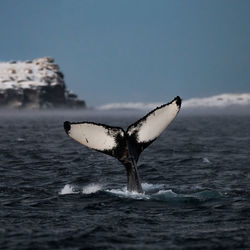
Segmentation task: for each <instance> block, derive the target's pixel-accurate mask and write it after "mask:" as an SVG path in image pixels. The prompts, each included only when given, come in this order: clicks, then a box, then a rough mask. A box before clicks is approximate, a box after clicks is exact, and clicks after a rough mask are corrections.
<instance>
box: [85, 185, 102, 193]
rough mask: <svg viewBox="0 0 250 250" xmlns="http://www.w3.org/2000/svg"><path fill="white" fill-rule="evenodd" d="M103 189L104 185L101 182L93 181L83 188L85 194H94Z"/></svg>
mask: <svg viewBox="0 0 250 250" xmlns="http://www.w3.org/2000/svg"><path fill="white" fill-rule="evenodd" d="M100 190H102V186H101V185H100V184H95V183H91V184H89V185H87V186H85V187H83V188H82V193H83V194H92V193H96V192H98V191H100Z"/></svg>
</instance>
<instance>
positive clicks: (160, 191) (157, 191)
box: [59, 183, 223, 203]
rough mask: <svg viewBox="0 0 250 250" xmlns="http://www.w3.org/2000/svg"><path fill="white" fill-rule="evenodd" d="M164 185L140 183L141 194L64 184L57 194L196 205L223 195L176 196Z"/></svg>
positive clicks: (210, 193) (97, 186)
mask: <svg viewBox="0 0 250 250" xmlns="http://www.w3.org/2000/svg"><path fill="white" fill-rule="evenodd" d="M164 187H165V185H164V184H150V183H142V188H143V191H144V192H143V193H137V192H129V191H128V190H127V187H123V188H122V189H104V188H103V186H102V185H101V184H97V183H91V184H89V185H86V186H84V187H83V188H81V189H79V187H76V186H74V185H72V184H66V185H65V186H64V187H63V188H62V190H61V191H60V192H59V194H60V195H66V194H79V193H82V194H93V193H97V192H99V191H103V192H105V193H108V194H111V195H115V196H118V197H120V198H129V199H135V200H155V201H166V202H169V203H196V202H205V201H209V200H215V199H220V198H222V197H223V195H222V194H221V193H220V192H217V191H216V190H203V191H199V192H194V193H191V194H181V193H180V194H178V193H175V192H174V191H172V190H171V189H164Z"/></svg>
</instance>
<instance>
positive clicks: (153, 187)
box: [142, 182, 164, 191]
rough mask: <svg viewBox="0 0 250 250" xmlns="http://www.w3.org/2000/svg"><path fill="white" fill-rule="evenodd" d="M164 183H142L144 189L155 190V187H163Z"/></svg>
mask: <svg viewBox="0 0 250 250" xmlns="http://www.w3.org/2000/svg"><path fill="white" fill-rule="evenodd" d="M163 187H164V184H151V183H146V182H145V183H142V189H143V190H144V191H150V190H154V189H160V188H163Z"/></svg>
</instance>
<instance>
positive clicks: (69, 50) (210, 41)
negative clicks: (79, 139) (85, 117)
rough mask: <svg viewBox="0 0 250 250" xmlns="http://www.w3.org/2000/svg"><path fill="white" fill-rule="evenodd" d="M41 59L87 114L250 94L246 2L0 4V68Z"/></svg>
mask: <svg viewBox="0 0 250 250" xmlns="http://www.w3.org/2000/svg"><path fill="white" fill-rule="evenodd" d="M44 56H51V57H53V58H55V62H56V63H57V64H59V66H60V68H61V70H62V71H63V73H64V75H65V82H66V84H67V87H68V88H69V89H71V90H72V91H73V92H75V93H76V94H77V95H78V96H79V97H80V98H82V99H84V100H85V101H86V103H87V105H88V106H96V105H101V104H106V103H113V102H146V103H149V102H168V101H169V100H171V99H172V98H173V97H175V96H177V95H179V96H181V97H182V98H183V99H184V100H185V99H189V98H192V97H206V96H211V95H215V94H221V93H246V92H250V1H249V0H240V1H236V0H233V1H231V0H220V1H218V0H209V1H205V0H189V1H178V0H151V1H149V0H105V1H104V0H22V1H20V0H1V1H0V61H10V60H32V59H35V58H38V57H44Z"/></svg>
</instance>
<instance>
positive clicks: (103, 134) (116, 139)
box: [64, 96, 181, 192]
mask: <svg viewBox="0 0 250 250" xmlns="http://www.w3.org/2000/svg"><path fill="white" fill-rule="evenodd" d="M180 107H181V98H180V97H179V96H177V97H176V98H175V99H174V100H172V101H171V102H170V103H167V104H164V105H162V106H160V107H157V108H156V109H154V110H152V111H151V112H149V113H148V114H147V115H145V116H144V117H142V118H141V119H140V120H138V121H136V122H135V123H133V124H131V125H130V126H129V127H128V129H127V130H126V131H124V130H123V129H122V128H120V127H112V126H108V125H105V124H99V123H93V122H69V121H66V122H64V129H65V132H66V133H67V134H68V135H69V136H70V137H71V138H72V139H74V140H76V141H78V142H79V143H81V144H83V145H85V146H87V147H89V148H92V149H94V150H97V151H99V152H102V153H105V154H108V155H110V156H113V157H115V158H117V159H118V160H119V161H120V162H121V163H122V164H123V165H124V166H125V168H126V170H127V178H128V182H127V188H128V190H129V191H137V192H142V187H141V183H140V178H139V174H138V170H137V166H136V164H137V161H138V159H139V156H140V154H141V153H142V151H143V150H144V149H145V148H147V147H148V146H149V145H150V144H151V143H152V142H153V141H154V140H156V138H157V137H158V136H159V135H160V134H161V133H162V132H163V131H164V130H165V129H166V128H167V127H168V125H169V124H170V123H171V122H172V120H173V119H174V118H175V117H176V115H177V114H178V112H179V110H180Z"/></svg>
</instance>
